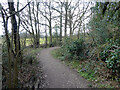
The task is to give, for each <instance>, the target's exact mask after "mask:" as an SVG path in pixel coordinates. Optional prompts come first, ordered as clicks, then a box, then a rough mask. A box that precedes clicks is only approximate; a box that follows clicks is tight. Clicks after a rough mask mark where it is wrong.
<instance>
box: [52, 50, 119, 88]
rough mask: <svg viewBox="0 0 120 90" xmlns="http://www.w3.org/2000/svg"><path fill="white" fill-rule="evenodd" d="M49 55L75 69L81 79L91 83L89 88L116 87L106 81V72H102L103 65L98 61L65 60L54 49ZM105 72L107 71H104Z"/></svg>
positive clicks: (110, 81) (114, 83) (111, 82)
mask: <svg viewBox="0 0 120 90" xmlns="http://www.w3.org/2000/svg"><path fill="white" fill-rule="evenodd" d="M51 54H52V55H53V56H54V57H55V58H57V59H59V60H61V61H62V62H63V63H64V64H66V65H67V66H69V67H70V68H72V69H75V70H76V71H77V72H78V73H79V74H80V75H81V76H82V77H84V78H85V79H87V80H88V81H92V82H93V85H89V87H97V88H114V87H116V85H117V84H116V82H114V81H112V80H108V79H106V76H107V75H105V76H103V75H104V74H106V72H103V70H104V69H106V68H105V67H104V68H102V67H103V66H102V65H104V64H103V63H102V62H100V61H94V60H83V61H78V60H75V59H73V60H67V59H65V58H64V56H62V55H61V52H60V49H57V50H56V49H55V50H53V51H52V52H51ZM106 70H107V69H106Z"/></svg>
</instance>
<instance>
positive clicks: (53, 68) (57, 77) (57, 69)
mask: <svg viewBox="0 0 120 90" xmlns="http://www.w3.org/2000/svg"><path fill="white" fill-rule="evenodd" d="M55 48H57V47H54V48H48V49H43V50H42V51H41V52H40V53H39V58H40V62H41V64H42V70H43V73H44V74H45V87H46V88H87V87H88V84H90V83H89V82H88V81H87V80H85V79H84V78H83V77H81V76H79V74H78V73H77V72H75V71H74V70H72V69H70V68H68V67H67V66H65V65H64V64H62V63H61V62H60V61H59V60H56V59H54V58H53V57H52V56H51V54H50V52H51V51H52V50H53V49H55Z"/></svg>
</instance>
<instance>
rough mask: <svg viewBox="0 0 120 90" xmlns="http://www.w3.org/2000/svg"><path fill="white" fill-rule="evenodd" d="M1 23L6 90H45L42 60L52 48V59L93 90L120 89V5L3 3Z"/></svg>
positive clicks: (54, 0) (49, 0)
mask: <svg viewBox="0 0 120 90" xmlns="http://www.w3.org/2000/svg"><path fill="white" fill-rule="evenodd" d="M11 1H12V2H11ZM0 18H1V19H0V22H1V29H2V32H3V35H1V38H2V44H0V46H1V47H2V60H1V61H2V88H3V89H6V88H36V87H37V88H42V84H43V82H44V74H43V73H42V65H41V64H39V58H38V57H37V55H38V53H39V52H40V51H42V50H43V49H47V48H53V47H59V48H57V49H54V50H53V51H52V52H51V56H53V57H54V58H56V59H59V60H60V61H61V62H64V64H65V65H68V67H72V68H74V69H76V71H77V72H78V73H79V75H80V76H82V77H84V78H85V79H86V80H88V81H90V82H92V84H90V85H88V87H95V88H120V1H118V2H115V1H114V2H105V1H104V2H95V1H91V2H88V1H86V0H84V1H83V0H75V1H74V0H64V1H62V0H41V1H40V2H39V1H38V2H37V1H36V0H28V1H27V3H23V2H20V0H17V2H15V1H14V0H10V1H9V0H8V1H7V2H6V3H2V2H0ZM0 42H1V39H0ZM40 58H41V57H40ZM48 60H49V59H48ZM38 80H39V81H38ZM38 82H39V83H38ZM38 85H39V87H38Z"/></svg>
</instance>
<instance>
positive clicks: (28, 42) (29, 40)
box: [21, 38, 45, 46]
mask: <svg viewBox="0 0 120 90" xmlns="http://www.w3.org/2000/svg"><path fill="white" fill-rule="evenodd" d="M32 40H33V39H30V38H27V39H26V46H29V45H32V44H33V42H32ZM39 41H40V44H45V38H40V39H39ZM22 42H24V39H21V43H22Z"/></svg>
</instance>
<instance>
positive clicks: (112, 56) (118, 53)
mask: <svg viewBox="0 0 120 90" xmlns="http://www.w3.org/2000/svg"><path fill="white" fill-rule="evenodd" d="M107 42H108V43H107V44H106V46H105V47H104V50H103V51H102V52H101V53H100V56H101V59H102V60H103V61H105V62H106V63H107V67H108V68H109V69H111V70H112V72H113V73H116V72H119V71H120V45H119V43H118V39H116V40H113V39H109V40H107Z"/></svg>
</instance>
